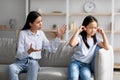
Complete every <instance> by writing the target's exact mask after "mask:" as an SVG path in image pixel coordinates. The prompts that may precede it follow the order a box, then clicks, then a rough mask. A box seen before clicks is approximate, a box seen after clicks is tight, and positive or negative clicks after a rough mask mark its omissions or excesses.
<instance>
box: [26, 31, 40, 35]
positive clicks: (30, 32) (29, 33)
mask: <svg viewBox="0 0 120 80" xmlns="http://www.w3.org/2000/svg"><path fill="white" fill-rule="evenodd" d="M28 35H30V36H40V34H39V30H37V33H36V34H35V33H33V32H32V31H31V30H28Z"/></svg>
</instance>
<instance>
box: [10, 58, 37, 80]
mask: <svg viewBox="0 0 120 80" xmlns="http://www.w3.org/2000/svg"><path fill="white" fill-rule="evenodd" d="M38 71H39V64H38V60H35V59H32V58H26V59H23V60H19V59H16V61H15V63H13V64H11V65H9V67H8V73H9V80H19V76H18V75H19V74H20V73H27V76H26V80H37V76H38Z"/></svg>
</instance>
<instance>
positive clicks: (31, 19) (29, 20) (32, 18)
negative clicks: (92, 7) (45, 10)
mask: <svg viewBox="0 0 120 80" xmlns="http://www.w3.org/2000/svg"><path fill="white" fill-rule="evenodd" d="M39 16H41V14H39V13H38V12H37V11H31V12H30V13H29V14H28V16H27V20H26V23H25V25H24V27H23V28H22V30H27V29H30V28H31V27H30V25H29V23H33V22H34V21H35V20H36V18H38V17H39Z"/></svg>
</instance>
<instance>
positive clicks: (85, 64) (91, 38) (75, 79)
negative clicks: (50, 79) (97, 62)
mask: <svg viewBox="0 0 120 80" xmlns="http://www.w3.org/2000/svg"><path fill="white" fill-rule="evenodd" d="M97 32H98V33H100V34H101V36H102V39H103V41H100V40H99V39H97V38H96V33H97ZM69 45H70V46H72V47H75V51H74V54H73V56H72V60H71V62H70V65H69V80H79V79H80V80H91V63H92V62H93V61H92V60H93V57H94V51H95V48H96V47H97V45H98V46H99V47H102V48H105V49H106V50H108V49H109V44H108V40H107V37H106V35H105V32H104V31H103V29H102V28H100V27H98V22H97V20H96V18H95V17H93V16H91V15H89V16H87V17H86V18H85V19H84V21H83V23H82V26H80V27H79V29H78V30H77V31H76V32H75V34H74V35H73V36H72V38H71V39H70V42H69Z"/></svg>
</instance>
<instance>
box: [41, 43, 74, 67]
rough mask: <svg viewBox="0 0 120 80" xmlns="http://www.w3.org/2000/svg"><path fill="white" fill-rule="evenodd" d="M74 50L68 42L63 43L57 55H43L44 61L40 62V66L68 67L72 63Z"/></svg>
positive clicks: (48, 53) (46, 53)
mask: <svg viewBox="0 0 120 80" xmlns="http://www.w3.org/2000/svg"><path fill="white" fill-rule="evenodd" d="M73 50H74V49H73V48H72V47H70V46H69V45H68V43H67V42H61V43H60V45H59V47H58V49H57V52H56V53H50V52H45V53H42V59H41V60H40V61H39V64H40V66H44V67H45V66H49V67H53V66H55V67H66V66H68V64H69V62H70V58H71V56H72V54H73Z"/></svg>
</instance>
